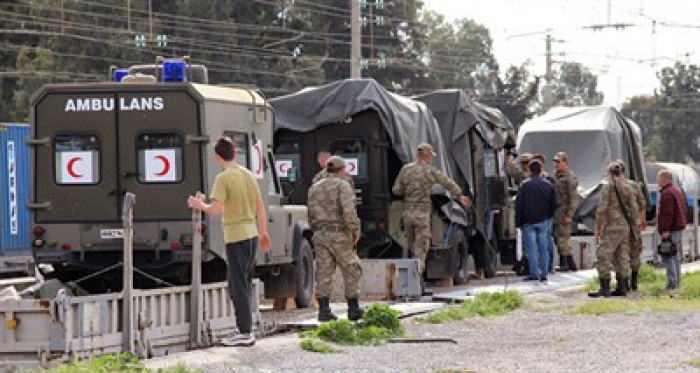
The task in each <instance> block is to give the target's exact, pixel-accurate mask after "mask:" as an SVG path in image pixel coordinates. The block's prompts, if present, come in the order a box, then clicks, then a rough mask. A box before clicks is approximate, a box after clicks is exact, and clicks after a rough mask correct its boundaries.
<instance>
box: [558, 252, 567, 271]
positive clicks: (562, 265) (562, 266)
mask: <svg viewBox="0 0 700 373" xmlns="http://www.w3.org/2000/svg"><path fill="white" fill-rule="evenodd" d="M567 258H568V257H567V256H566V255H561V256H560V257H559V272H568V271H569V260H568V259H567Z"/></svg>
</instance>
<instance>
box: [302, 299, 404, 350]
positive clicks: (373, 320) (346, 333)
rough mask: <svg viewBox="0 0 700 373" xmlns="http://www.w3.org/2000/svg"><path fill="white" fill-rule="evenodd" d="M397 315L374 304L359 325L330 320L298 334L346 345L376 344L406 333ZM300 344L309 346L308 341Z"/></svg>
mask: <svg viewBox="0 0 700 373" xmlns="http://www.w3.org/2000/svg"><path fill="white" fill-rule="evenodd" d="M399 316H401V312H399V311H396V310H394V309H391V308H390V307H389V306H387V305H382V304H373V305H372V306H371V307H370V308H368V309H367V310H366V311H365V314H364V316H363V318H362V320H363V322H362V324H360V325H358V324H355V323H354V322H352V321H350V320H347V319H341V320H333V321H329V322H327V323H323V324H321V325H320V326H319V327H318V329H316V330H312V331H305V332H302V333H299V336H300V337H302V338H306V339H307V340H310V341H317V339H320V340H322V341H325V342H331V343H335V344H338V345H345V346H366V345H377V344H381V343H384V342H386V341H387V340H389V339H391V338H395V337H401V336H403V335H404V334H405V333H406V330H405V329H404V327H403V325H401V321H400V320H399ZM302 343H306V344H307V345H309V344H310V343H311V342H304V341H302ZM309 347H311V346H310V345H309ZM302 348H304V346H303V345H302ZM304 349H306V348H304ZM307 350H308V351H312V350H311V349H307ZM322 353H323V352H322Z"/></svg>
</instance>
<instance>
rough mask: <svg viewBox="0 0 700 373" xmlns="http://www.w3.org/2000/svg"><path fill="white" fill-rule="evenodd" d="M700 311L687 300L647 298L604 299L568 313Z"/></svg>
mask: <svg viewBox="0 0 700 373" xmlns="http://www.w3.org/2000/svg"><path fill="white" fill-rule="evenodd" d="M697 310H700V304H698V302H697V301H692V300H687V299H668V298H646V299H642V300H639V301H633V300H629V299H602V300H595V301H591V302H588V303H586V304H584V305H582V306H580V307H576V308H574V309H573V310H571V311H569V312H567V313H568V314H570V315H596V316H598V315H607V314H613V313H623V314H627V315H639V314H642V313H645V312H688V311H697Z"/></svg>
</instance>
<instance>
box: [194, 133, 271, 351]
mask: <svg viewBox="0 0 700 373" xmlns="http://www.w3.org/2000/svg"><path fill="white" fill-rule="evenodd" d="M214 152H215V153H216V163H217V164H218V165H219V166H220V167H221V168H222V169H223V171H222V172H221V173H219V175H217V176H216V180H214V186H213V187H212V192H211V196H210V197H211V200H212V203H211V204H206V203H204V201H203V198H197V197H190V198H189V199H188V201H187V202H188V205H189V206H190V208H192V209H195V210H200V211H204V212H205V213H207V214H210V215H219V214H223V230H224V242H225V244H226V258H227V260H228V289H229V294H230V297H231V302H232V303H233V306H234V309H235V311H236V324H237V326H238V334H235V335H233V336H231V337H227V338H223V339H222V340H221V343H222V344H223V345H226V346H252V345H254V344H255V337H254V336H253V335H252V334H251V331H252V330H251V329H252V326H253V318H252V311H251V296H252V290H253V269H254V268H255V249H256V248H257V246H258V231H259V232H260V235H259V237H260V247H261V248H262V250H263V251H264V252H267V251H269V250H270V237H269V236H268V235H267V215H266V213H265V205H264V203H263V200H262V197H261V196H260V189H259V188H258V184H257V182H256V181H255V179H254V178H253V175H252V174H251V172H250V171H249V170H247V169H246V168H244V167H242V166H240V165H239V164H238V163H236V148H235V146H234V144H233V141H231V139H229V138H228V137H222V138H219V139H218V140H217V141H216V144H215V145H214Z"/></svg>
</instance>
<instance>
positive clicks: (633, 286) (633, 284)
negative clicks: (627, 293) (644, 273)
mask: <svg viewBox="0 0 700 373" xmlns="http://www.w3.org/2000/svg"><path fill="white" fill-rule="evenodd" d="M638 279H639V272H637V271H632V276H631V277H630V290H631V291H637V280H638Z"/></svg>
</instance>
